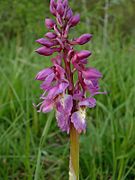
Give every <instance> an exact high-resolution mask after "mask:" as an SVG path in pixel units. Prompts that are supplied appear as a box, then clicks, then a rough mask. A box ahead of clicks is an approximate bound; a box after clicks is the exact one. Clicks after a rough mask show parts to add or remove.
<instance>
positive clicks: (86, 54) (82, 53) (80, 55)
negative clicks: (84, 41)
mask: <svg viewBox="0 0 135 180" xmlns="http://www.w3.org/2000/svg"><path fill="white" fill-rule="evenodd" d="M90 55H91V52H90V51H87V50H82V51H80V52H79V53H77V56H78V58H79V59H85V58H88V57H89V56H90Z"/></svg>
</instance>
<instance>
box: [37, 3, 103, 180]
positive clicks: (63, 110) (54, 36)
mask: <svg viewBox="0 0 135 180" xmlns="http://www.w3.org/2000/svg"><path fill="white" fill-rule="evenodd" d="M50 12H51V13H52V14H53V15H54V16H55V19H56V20H55V21H54V20H53V19H50V18H46V19H45V25H46V27H47V29H48V30H49V32H48V33H46V34H45V37H44V38H41V39H38V40H36V42H37V43H39V44H41V45H42V47H40V48H38V49H37V50H36V52H37V53H38V54H40V55H43V56H51V55H53V54H54V53H56V56H55V57H53V58H52V59H51V61H52V64H53V66H52V67H48V68H45V69H43V70H41V71H40V72H39V73H38V74H37V76H36V80H39V81H41V82H42V84H41V86H40V88H41V89H42V90H43V94H42V95H41V100H42V102H41V103H40V104H39V105H37V108H38V112H43V113H47V112H50V111H51V110H53V109H54V108H55V110H56V120H57V124H58V127H59V128H60V129H61V131H62V132H67V133H68V134H70V165H69V179H70V180H78V179H79V135H80V134H81V133H82V132H85V131H86V108H87V107H88V108H94V107H95V106H96V99H95V95H97V94H101V93H104V92H100V87H99V79H100V78H102V74H101V73H100V72H99V71H98V70H96V69H95V68H92V67H86V65H87V58H88V57H89V56H90V55H91V52H90V51H88V50H81V51H80V52H79V51H77V50H75V49H74V47H75V46H76V45H83V44H86V43H87V42H89V41H90V40H91V38H92V35H91V34H83V35H81V36H80V37H78V38H74V39H69V37H68V34H69V31H70V29H71V28H73V27H75V26H76V25H77V24H78V23H79V21H80V15H79V14H76V15H74V14H73V12H72V9H71V8H70V7H69V5H68V0H57V2H56V1H55V0H51V1H50ZM75 74H77V80H76V78H75ZM87 94H90V95H89V97H87V96H86V95H87Z"/></svg>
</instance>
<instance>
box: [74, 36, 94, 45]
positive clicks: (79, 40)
mask: <svg viewBox="0 0 135 180" xmlns="http://www.w3.org/2000/svg"><path fill="white" fill-rule="evenodd" d="M91 38H92V35H91V34H83V35H82V36H80V37H79V38H77V39H76V42H77V43H78V44H80V45H83V44H86V43H87V42H88V41H90V39H91Z"/></svg>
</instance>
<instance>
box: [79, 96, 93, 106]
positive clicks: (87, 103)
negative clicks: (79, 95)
mask: <svg viewBox="0 0 135 180" xmlns="http://www.w3.org/2000/svg"><path fill="white" fill-rule="evenodd" d="M79 106H87V107H89V108H94V107H95V106H96V99H95V98H93V97H90V98H85V99H84V100H82V101H80V102H79Z"/></svg>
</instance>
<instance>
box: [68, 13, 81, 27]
mask: <svg viewBox="0 0 135 180" xmlns="http://www.w3.org/2000/svg"><path fill="white" fill-rule="evenodd" d="M79 21H80V15H79V14H77V15H75V16H73V17H72V18H71V20H70V27H73V26H76V25H77V24H78V23H79Z"/></svg>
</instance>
